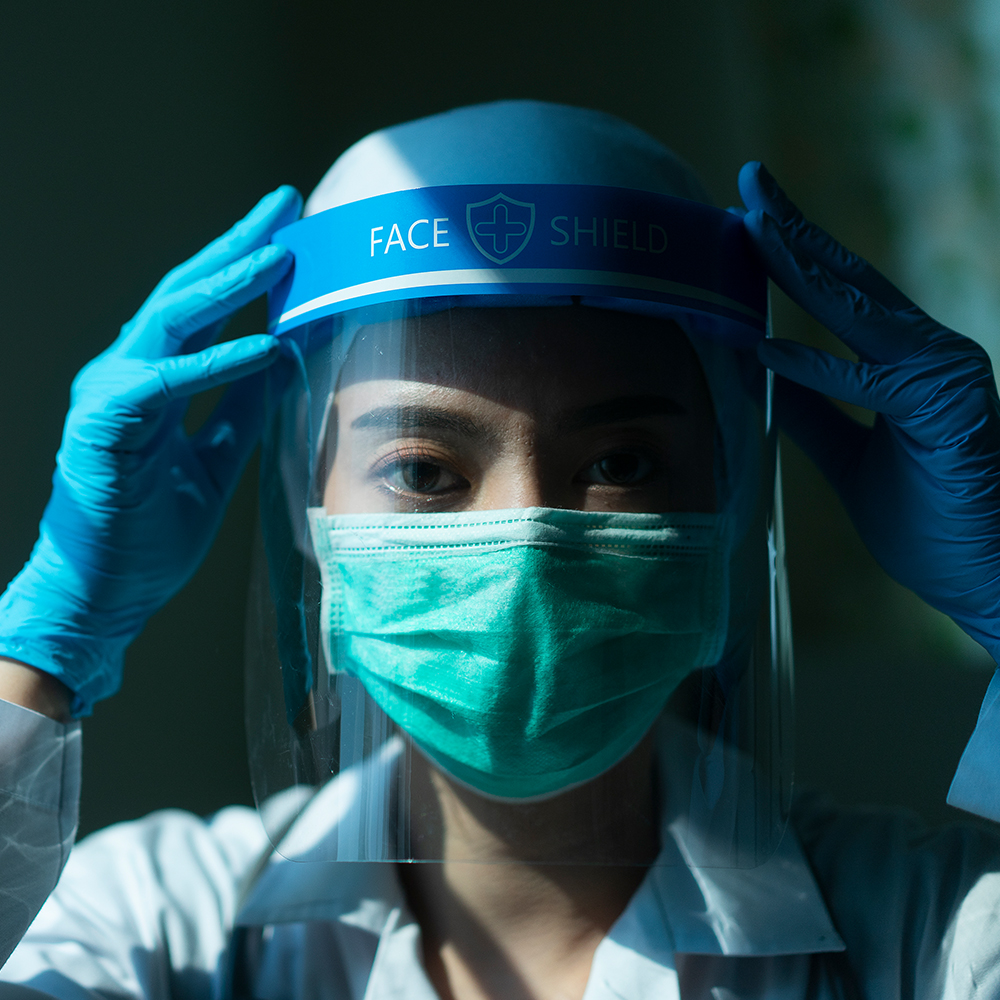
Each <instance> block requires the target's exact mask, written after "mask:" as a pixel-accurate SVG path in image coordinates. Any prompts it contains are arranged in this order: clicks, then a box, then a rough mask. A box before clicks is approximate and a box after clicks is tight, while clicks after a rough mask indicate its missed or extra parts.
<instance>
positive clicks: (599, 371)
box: [338, 306, 707, 402]
mask: <svg viewBox="0 0 1000 1000" xmlns="http://www.w3.org/2000/svg"><path fill="white" fill-rule="evenodd" d="M392 380H399V381H403V382H411V383H420V384H422V385H440V386H447V387H451V388H456V389H463V390H466V391H470V392H475V393H478V394H480V395H485V396H489V397H491V398H495V399H497V400H498V401H503V402H516V399H517V398H525V397H530V396H532V395H537V394H542V395H545V394H551V393H553V392H556V393H559V394H566V393H570V394H580V393H583V394H593V393H595V392H596V393H607V392H611V391H622V392H629V391H635V392H643V391H652V390H653V389H658V390H662V389H667V388H669V390H670V391H671V392H673V393H680V394H682V395H688V394H692V393H693V394H694V395H695V396H703V395H704V394H706V393H707V389H706V387H705V384H704V376H703V374H702V371H701V366H700V364H699V362H698V359H697V356H696V354H695V352H694V350H693V348H692V347H691V344H690V343H689V342H688V340H687V337H686V336H685V335H684V333H683V331H682V330H681V329H680V328H679V327H678V326H677V325H676V324H675V323H672V322H670V321H666V320H660V319H653V318H650V317H645V316H638V315H632V314H628V313H618V312H612V311H610V310H602V309H592V308H586V307H575V306H570V307H554V308H511V309H489V308H485V309H484V308H481V309H450V310H446V311H443V312H439V313H434V314H431V315H426V316H414V317H409V318H407V319H405V320H401V321H393V322H386V323H379V324H373V325H371V326H366V327H363V328H362V329H361V330H360V331H359V332H358V333H357V335H356V336H355V339H354V343H353V344H352V347H351V350H350V353H349V354H348V357H347V359H346V361H345V364H344V367H343V370H342V371H341V374H340V378H339V381H338V388H340V389H343V388H346V387H347V386H349V385H354V384H356V383H359V382H376V381H377V382H383V383H384V382H387V381H392Z"/></svg>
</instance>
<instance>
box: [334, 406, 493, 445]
mask: <svg viewBox="0 0 1000 1000" xmlns="http://www.w3.org/2000/svg"><path fill="white" fill-rule="evenodd" d="M371 429H377V430H389V431H420V430H435V431H449V432H451V433H452V434H460V435H462V436H464V437H478V438H482V437H489V436H490V432H489V431H487V430H486V428H484V427H483V426H482V425H481V424H478V423H476V421H475V420H472V419H470V418H469V417H464V416H462V415H461V414H458V413H453V412H451V411H450V410H442V409H438V408H436V407H433V406H415V405H409V406H378V407H375V408H374V409H372V410H368V411H367V412H365V413H362V414H361V416H359V417H357V418H355V419H354V420H353V421H352V422H351V430H371Z"/></svg>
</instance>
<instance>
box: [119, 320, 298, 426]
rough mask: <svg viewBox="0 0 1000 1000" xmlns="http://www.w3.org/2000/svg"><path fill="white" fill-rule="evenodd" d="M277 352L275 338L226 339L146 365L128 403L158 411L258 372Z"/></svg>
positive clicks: (273, 358)
mask: <svg viewBox="0 0 1000 1000" xmlns="http://www.w3.org/2000/svg"><path fill="white" fill-rule="evenodd" d="M278 351H279V345H278V340H277V338H276V337H272V336H270V335H269V334H258V335H256V336H252V337H241V338H240V339H239V340H227V341H226V342H225V343H224V344H216V345H215V346H214V347H209V348H207V349H206V350H204V351H199V352H198V353H197V354H182V355H180V356H178V357H173V358H165V359H164V360H162V361H155V362H149V363H148V365H147V371H146V377H145V378H143V379H142V380H141V383H140V384H139V385H138V386H136V388H135V389H133V390H132V392H131V393H130V394H129V397H130V398H129V400H128V402H130V403H131V404H133V405H134V406H137V407H139V408H141V409H147V410H152V409H159V408H160V407H163V406H166V405H167V404H168V403H171V402H173V401H174V400H176V399H182V398H185V397H187V396H193V395H194V394H195V393H196V392H203V391H204V390H205V389H214V388H215V387H216V386H217V385H225V384H226V383H227V382H234V381H235V380H236V379H238V378H243V377H244V376H245V375H252V374H253V373H254V372H258V371H261V370H262V369H263V368H266V367H267V366H268V365H270V364H271V363H272V362H273V361H274V360H275V358H277V357H278Z"/></svg>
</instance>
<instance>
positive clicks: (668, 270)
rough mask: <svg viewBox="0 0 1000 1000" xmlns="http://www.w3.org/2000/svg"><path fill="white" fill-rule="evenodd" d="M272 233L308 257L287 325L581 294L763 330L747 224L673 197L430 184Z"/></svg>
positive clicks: (739, 340) (290, 288)
mask: <svg viewBox="0 0 1000 1000" xmlns="http://www.w3.org/2000/svg"><path fill="white" fill-rule="evenodd" d="M273 240H274V242H275V243H280V244H283V245H285V246H287V247H288V248H289V249H290V250H292V252H293V253H294V255H295V267H294V268H293V270H292V271H291V272H290V274H289V275H288V276H287V277H286V278H285V279H283V281H282V282H281V283H280V284H279V285H278V286H277V287H276V288H275V289H274V290H273V291H272V292H271V294H270V296H269V304H268V311H269V329H270V330H271V332H273V333H276V334H278V335H280V334H283V333H286V332H287V331H290V330H292V329H294V328H295V327H297V326H300V325H302V324H303V323H310V322H313V321H315V320H318V319H322V318H323V317H325V316H332V315H336V314H339V313H343V312H345V311H348V310H356V309H359V308H362V307H377V306H380V305H383V304H386V303H393V302H402V301H412V300H421V299H438V300H442V299H444V300H448V299H455V298H462V299H467V298H475V299H479V297H484V298H490V299H496V298H511V299H512V300H516V299H517V298H518V297H521V298H524V297H531V298H538V297H548V298H553V299H560V298H565V297H575V298H576V299H577V300H578V301H580V302H581V304H583V305H594V306H597V307H599V308H610V309H623V310H624V311H630V312H631V311H634V312H643V313H648V314H652V315H657V316H663V317H665V318H674V319H680V320H682V321H684V325H685V328H686V329H689V330H692V332H697V333H699V334H704V335H707V336H712V337H714V338H717V339H719V340H721V341H722V342H724V343H726V344H728V345H729V346H733V347H748V346H751V345H752V344H754V343H755V342H756V341H758V340H760V339H761V337H762V336H763V335H764V329H765V323H766V319H765V315H766V308H767V302H766V281H765V278H764V274H763V271H762V269H761V265H760V263H759V261H758V260H757V258H756V256H755V254H754V253H753V250H752V248H751V246H750V242H749V239H748V237H747V235H746V232H745V230H744V227H743V223H742V221H741V220H740V219H739V218H738V217H737V216H735V215H733V214H731V213H729V212H725V211H722V210H720V209H717V208H713V207H711V206H708V205H703V204H700V203H698V202H693V201H688V200H686V199H683V198H675V197H672V196H669V195H661V194H654V193H650V192H644V191H634V190H631V189H626V188H614V187H597V186H588V185H576V184H568V185H567V184H530V185H528V184H514V185H505V186H504V188H503V190H499V189H498V188H496V187H494V186H488V185H448V186H441V187H429V188H419V189H414V190H410V191H398V192H393V193H390V194H385V195H380V196H378V197H375V198H367V199H363V200H361V201H357V202H352V203H350V204H347V205H340V206H337V207H335V208H331V209H328V210H326V211H325V212H320V213H318V214H317V215H314V216H310V217H308V218H305V219H301V220H300V221H298V222H295V223H293V224H292V225H290V226H287V227H285V228H284V229H280V230H278V231H277V232H276V233H275V234H274V237H273ZM469 304H471V303H469ZM435 308H440V305H437V306H436V307H435ZM376 311H377V310H376Z"/></svg>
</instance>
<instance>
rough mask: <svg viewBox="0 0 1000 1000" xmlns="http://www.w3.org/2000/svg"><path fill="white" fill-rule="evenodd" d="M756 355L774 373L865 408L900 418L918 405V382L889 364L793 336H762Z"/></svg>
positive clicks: (906, 415) (911, 411) (907, 414)
mask: <svg viewBox="0 0 1000 1000" xmlns="http://www.w3.org/2000/svg"><path fill="white" fill-rule="evenodd" d="M757 357H758V358H759V359H760V362H761V364H763V365H766V366H767V367H768V368H770V369H771V371H773V372H774V373H775V374H776V375H781V376H782V377H783V378H786V379H789V380H791V381H792V382H797V383H798V384H799V385H802V386H805V387H806V388H808V389H813V390H815V391H816V392H821V393H823V395H824V396H832V397H833V398H834V399H839V400H841V401H842V402H845V403H853V404H854V405H855V406H861V407H864V408H865V409H866V410H875V411H877V412H879V413H885V414H886V415H887V416H890V417H897V418H902V417H908V416H910V415H911V414H912V413H913V412H914V411H915V410H916V409H917V408H918V407H919V406H920V402H921V400H920V390H919V384H918V383H914V382H913V380H912V379H907V378H906V377H905V376H902V375H900V373H899V372H898V370H897V369H894V368H893V367H891V366H889V365H877V364H869V363H867V362H864V361H858V362H857V363H855V362H853V361H848V360H846V359H845V358H837V357H834V356H833V355H832V354H829V353H828V352H827V351H820V350H817V349H816V348H815V347H807V346H806V345H805V344H799V343H796V342H795V341H793V340H762V341H761V342H760V343H759V344H758V345H757Z"/></svg>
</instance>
